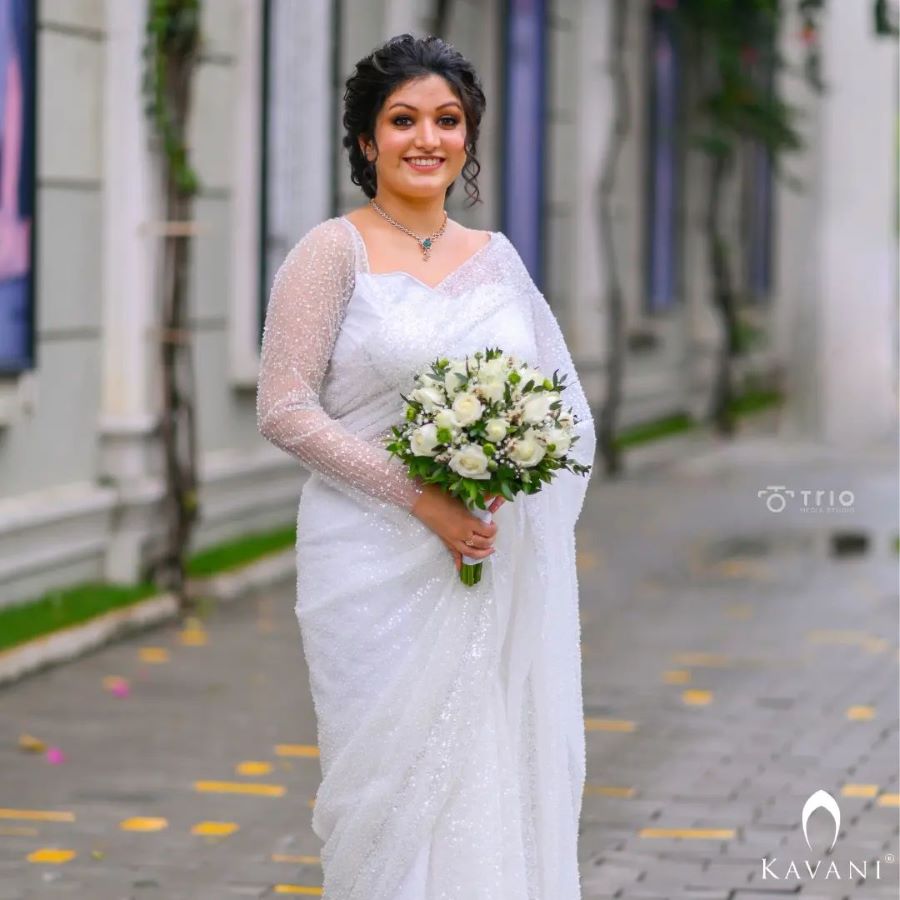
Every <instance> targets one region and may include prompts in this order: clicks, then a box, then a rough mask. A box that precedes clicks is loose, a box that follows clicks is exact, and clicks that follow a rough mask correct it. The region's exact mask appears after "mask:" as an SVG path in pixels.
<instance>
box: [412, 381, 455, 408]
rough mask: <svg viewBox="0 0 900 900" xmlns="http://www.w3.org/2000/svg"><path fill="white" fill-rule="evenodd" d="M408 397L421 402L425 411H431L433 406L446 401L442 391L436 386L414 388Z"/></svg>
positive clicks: (440, 404)
mask: <svg viewBox="0 0 900 900" xmlns="http://www.w3.org/2000/svg"><path fill="white" fill-rule="evenodd" d="M409 397H410V399H411V400H415V401H417V402H418V403H421V404H422V406H423V407H424V408H425V412H432V411H433V410H434V408H435V407H437V406H443V405H444V403H445V402H446V401H445V400H444V394H443V392H442V391H441V389H440V388H437V387H420V388H416V389H415V390H414V391H413V392H412V393H411V394H410V395H409Z"/></svg>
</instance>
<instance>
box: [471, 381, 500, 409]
mask: <svg viewBox="0 0 900 900" xmlns="http://www.w3.org/2000/svg"><path fill="white" fill-rule="evenodd" d="M478 380H479V382H480V383H479V385H478V387H476V388H475V392H476V393H477V394H478V396H479V397H481V398H482V399H484V400H487V401H489V402H490V403H499V402H500V401H501V400H502V399H503V379H501V378H494V377H491V378H488V379H482V378H481V377H479V379H478Z"/></svg>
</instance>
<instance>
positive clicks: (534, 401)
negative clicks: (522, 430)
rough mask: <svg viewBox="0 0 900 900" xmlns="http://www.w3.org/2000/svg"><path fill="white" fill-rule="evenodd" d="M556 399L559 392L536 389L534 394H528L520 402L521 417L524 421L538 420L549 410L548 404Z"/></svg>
mask: <svg viewBox="0 0 900 900" xmlns="http://www.w3.org/2000/svg"><path fill="white" fill-rule="evenodd" d="M557 400H559V394H558V393H557V392H556V391H538V392H537V393H536V394H529V395H528V397H527V399H526V400H525V402H524V403H523V404H522V418H523V419H524V420H525V421H526V422H532V423H534V422H540V421H541V420H542V419H543V418H544V417H545V416H546V415H547V413H548V412H550V404H551V403H555V402H556V401H557Z"/></svg>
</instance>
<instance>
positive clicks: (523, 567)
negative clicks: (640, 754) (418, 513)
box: [257, 217, 595, 900]
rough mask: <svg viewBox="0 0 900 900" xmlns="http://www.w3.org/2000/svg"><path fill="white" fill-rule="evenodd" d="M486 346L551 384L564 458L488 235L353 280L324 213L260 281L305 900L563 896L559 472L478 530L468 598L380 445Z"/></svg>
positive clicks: (553, 346) (568, 502)
mask: <svg viewBox="0 0 900 900" xmlns="http://www.w3.org/2000/svg"><path fill="white" fill-rule="evenodd" d="M485 346H500V347H502V348H503V350H505V351H507V352H510V353H513V354H515V355H517V356H519V357H521V358H522V359H524V360H527V361H528V362H529V363H530V364H532V365H534V366H537V367H539V368H541V369H543V370H544V371H545V372H547V373H548V374H550V373H552V372H553V371H554V370H555V369H558V370H559V371H560V372H561V373H562V372H565V373H567V374H568V383H569V387H568V389H567V390H565V391H564V392H563V401H564V405H565V406H571V407H572V408H573V409H574V412H575V415H576V417H578V418H579V419H580V420H581V421H580V424H579V426H578V433H579V435H580V439H579V440H578V441H577V442H576V444H575V445H574V455H575V457H577V459H578V461H579V462H582V463H584V464H591V463H592V462H593V456H594V447H595V438H594V427H593V420H592V418H591V414H590V410H589V408H588V405H587V401H586V399H585V395H584V391H583V390H582V386H581V383H580V381H579V379H578V375H577V373H576V372H575V369H574V367H573V365H572V359H571V356H570V354H569V352H568V350H567V348H566V344H565V341H564V339H563V336H562V333H561V331H560V329H559V325H558V324H557V321H556V318H555V317H554V315H553V313H552V312H551V310H550V308H549V306H548V305H547V302H546V300H545V299H544V297H543V296H542V295H541V293H540V292H539V291H538V289H537V288H536V287H535V285H534V283H533V282H532V280H531V278H530V276H529V274H528V272H527V270H526V268H525V266H524V264H523V263H522V261H521V259H520V257H519V255H518V253H517V252H516V250H515V248H514V247H513V246H512V244H511V243H510V242H509V240H508V239H507V238H506V237H505V235H503V234H502V233H501V232H492V233H491V237H490V240H489V241H488V243H487V244H486V245H484V246H483V247H482V248H481V249H480V250H478V251H477V252H476V253H475V254H474V255H473V256H471V257H469V258H468V259H467V260H466V261H465V262H464V263H463V264H462V265H461V266H459V267H458V268H457V269H455V270H454V271H453V272H451V273H450V274H449V275H448V276H447V277H446V278H445V279H444V280H443V281H442V282H441V283H440V284H438V285H436V286H434V287H431V286H429V285H426V284H424V283H423V282H421V281H419V280H418V279H417V278H415V277H414V276H412V275H410V274H408V273H405V272H388V273H371V272H369V271H368V261H367V258H366V253H365V244H364V243H363V240H362V236H361V235H360V233H359V232H358V231H357V230H356V228H355V226H353V225H352V224H351V222H350V221H349V220H348V219H346V218H344V217H337V218H333V219H328V220H327V221H325V222H322V223H321V224H320V225H318V226H316V227H315V228H313V229H311V230H310V231H309V232H308V233H307V234H306V235H305V236H304V237H303V238H302V239H301V240H300V241H299V243H298V244H297V245H296V246H295V247H294V248H293V250H291V252H290V253H289V254H288V256H287V257H286V259H285V261H284V262H283V264H282V266H281V268H280V269H279V271H278V274H277V275H276V278H275V282H274V284H273V288H272V293H271V297H270V299H269V306H268V310H267V313H266V323H265V329H264V335H263V346H262V359H261V369H260V376H259V386H258V393H257V413H258V426H259V430H260V432H261V433H262V434H263V435H264V436H265V437H266V438H267V439H268V440H270V441H271V442H272V443H274V444H276V445H277V446H279V447H281V448H282V449H283V450H285V451H287V452H288V453H291V454H293V455H294V456H295V457H297V458H298V459H299V460H300V461H301V462H302V463H304V464H305V465H306V466H307V468H309V469H310V471H311V475H310V477H309V478H308V480H307V481H306V482H305V484H304V486H303V490H302V494H301V499H300V504H299V509H298V515H297V576H298V577H297V602H296V607H295V609H296V614H297V618H298V621H299V625H300V632H301V637H302V643H303V649H304V653H305V656H306V661H307V665H308V668H309V673H310V685H311V690H312V696H313V700H314V704H315V710H316V718H317V725H318V742H319V750H320V763H321V769H322V782H321V785H320V787H319V790H318V793H317V795H316V800H315V806H314V810H313V817H312V827H313V830H314V831H315V833H316V835H318V837H319V838H320V839H321V840H322V841H323V846H322V852H321V859H322V868H323V876H324V897H325V900H451V898H452V900H457V898H458V900H578V898H580V897H581V890H580V882H579V874H578V862H577V842H578V822H579V815H580V811H581V796H582V790H583V786H584V777H585V745H584V720H583V714H582V691H581V652H580V625H579V617H578V583H577V579H576V572H575V538H574V528H575V522H576V520H577V518H578V515H579V513H580V511H581V507H582V503H583V500H584V496H585V492H586V489H587V485H588V478H587V477H582V476H577V475H573V474H571V473H569V472H562V473H561V474H560V475H559V476H558V477H557V478H556V479H555V480H554V481H553V482H552V483H551V484H549V485H545V486H544V487H543V489H542V491H541V492H540V493H538V494H535V495H532V496H524V495H518V496H517V498H516V500H515V502H512V503H506V504H504V505H503V506H502V507H501V508H500V509H499V510H498V512H497V513H496V515H495V521H496V522H497V525H498V530H497V538H496V541H495V545H494V546H495V547H496V550H497V552H496V553H495V554H493V556H491V557H490V558H489V559H487V560H485V562H484V573H483V577H482V580H481V582H480V583H479V584H478V585H475V586H474V587H466V586H465V585H463V584H462V583H461V582H460V580H459V575H458V573H457V571H456V569H455V567H454V564H453V559H452V557H451V555H450V553H449V551H448V550H447V548H446V547H445V546H444V544H443V542H442V541H441V540H440V538H439V537H438V536H437V535H436V534H435V533H434V532H432V531H431V530H430V529H428V528H427V527H426V526H425V525H424V524H423V523H421V522H420V521H419V520H418V519H417V518H416V517H415V516H413V515H412V514H411V513H410V511H409V510H410V509H411V507H412V505H413V504H414V502H415V500H416V498H417V497H418V495H419V493H420V491H421V487H420V486H419V484H418V483H417V482H415V481H412V480H411V479H409V478H408V477H407V476H406V474H405V471H404V470H403V469H402V467H401V465H400V463H399V461H398V460H397V459H396V458H394V459H390V458H389V456H388V453H387V451H386V450H385V449H384V448H383V444H382V442H381V437H382V436H383V435H385V434H387V433H388V432H389V430H390V427H391V425H394V424H396V423H397V422H399V421H400V418H401V417H402V410H403V406H404V404H403V401H402V399H401V396H400V394H401V392H402V393H404V394H406V393H407V392H408V391H409V390H411V388H412V379H413V376H414V374H415V373H416V372H417V371H419V370H420V369H421V368H422V367H423V366H425V365H427V364H428V363H430V362H431V361H432V360H434V359H435V358H436V357H438V356H464V355H465V354H466V353H473V352H474V351H475V350H477V349H483V348H484V347H485Z"/></svg>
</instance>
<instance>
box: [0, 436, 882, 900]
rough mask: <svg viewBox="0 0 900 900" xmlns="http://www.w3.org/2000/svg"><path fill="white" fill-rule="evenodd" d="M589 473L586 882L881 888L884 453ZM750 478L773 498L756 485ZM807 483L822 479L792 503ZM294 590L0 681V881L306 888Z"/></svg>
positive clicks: (712, 453)
mask: <svg viewBox="0 0 900 900" xmlns="http://www.w3.org/2000/svg"><path fill="white" fill-rule="evenodd" d="M595 484H596V488H595V489H594V490H593V491H592V494H591V496H590V498H589V501H588V505H587V507H586V509H585V514H584V516H583V518H582V521H581V524H580V526H579V542H578V548H579V569H580V576H581V584H582V609H583V615H582V621H583V650H584V686H585V698H584V699H585V707H586V709H585V715H586V726H587V742H588V785H587V789H586V793H585V798H584V811H583V818H582V839H581V855H582V873H583V885H584V896H585V900H594V898H605V897H623V898H644V900H650V898H664V900H677V898H687V897H702V898H707V900H716V898H722V900H726V898H727V900H732V898H733V900H742V898H763V897H767V896H768V897H780V896H783V895H786V894H791V895H799V896H801V897H803V898H806V900H814V898H825V897H827V898H842V897H854V898H855V897H861V898H865V897H873V898H877V897H897V895H898V881H897V862H896V855H897V853H898V805H897V802H898V790H900V788H898V769H900V762H898V683H897V682H898V666H897V663H898V658H900V657H898V647H897V638H898V597H897V556H896V555H895V552H894V546H893V539H894V534H895V533H896V527H897V522H896V520H897V483H896V465H895V461H894V459H893V457H892V456H891V454H889V453H883V454H881V455H880V456H878V455H875V456H872V457H870V458H867V459H865V460H864V461H863V460H858V461H857V462H855V463H853V464H848V463H847V462H846V461H843V460H841V459H840V458H838V457H830V456H828V455H825V454H821V453H816V452H811V451H809V450H808V449H806V448H792V447H788V446H786V445H781V444H771V443H767V442H766V441H764V440H761V441H752V440H751V441H742V442H740V443H739V444H736V445H734V446H733V447H730V448H728V449H726V450H707V451H702V452H699V453H695V454H693V455H692V456H690V458H688V459H686V460H684V461H683V462H680V463H677V464H674V465H672V464H669V465H657V466H652V465H647V466H644V467H643V468H642V469H641V470H640V471H638V472H635V473H633V474H631V475H629V476H627V477H626V478H624V479H623V480H622V481H620V482H618V483H616V484H601V483H599V478H598V479H597V482H595ZM770 486H776V487H780V488H781V490H779V491H777V495H778V496H780V497H782V498H784V500H785V509H784V510H783V511H781V512H773V511H771V510H770V509H769V508H767V506H766V499H767V498H772V497H773V496H775V494H773V492H771V491H770V493H769V494H768V495H767V497H766V498H760V497H758V496H757V491H759V490H765V489H766V488H767V487H770ZM790 490H793V491H794V492H795V494H794V496H793V497H790V496H789V495H788V494H787V492H788V491H790ZM804 490H811V491H816V490H822V491H825V492H828V491H834V492H835V497H834V498H830V497H829V496H828V495H827V493H826V495H825V496H824V497H822V498H820V499H822V500H823V502H824V504H825V505H823V506H819V507H813V506H812V505H811V502H810V503H808V504H807V506H806V507H804V505H803V496H802V494H801V493H800V492H801V491H804ZM843 490H849V491H852V492H853V498H852V508H849V509H844V508H843V507H841V506H840V504H841V503H842V502H846V501H847V500H848V495H843V497H842V498H838V497H837V494H838V493H839V492H840V491H843ZM807 499H808V500H809V501H812V500H814V499H815V495H808V497H807ZM829 503H831V504H832V505H834V506H835V507H838V508H839V509H840V511H839V510H838V509H835V510H833V511H831V510H829V509H828V508H827V506H828V504H829ZM770 505H772V506H773V507H775V506H777V505H778V504H777V502H775V503H771V502H770ZM292 594H293V590H292V586H290V585H286V586H285V587H284V588H283V589H280V590H278V591H272V592H266V593H265V594H261V595H259V596H257V597H253V598H248V599H247V600H246V601H242V602H239V603H236V604H232V605H229V606H226V607H223V608H221V609H219V610H217V611H216V612H215V613H214V614H213V615H211V616H210V617H209V618H208V619H206V620H205V622H203V623H202V624H198V625H194V626H189V627H187V628H184V629H181V628H177V627H175V626H167V627H162V628H158V629H156V630H154V631H150V632H145V633H143V634H142V635H140V636H137V637H134V638H132V639H129V640H125V641H122V642H119V643H117V644H115V645H113V646H110V647H107V648H105V649H102V650H100V651H98V652H96V653H93V654H91V655H90V656H87V657H85V658H83V659H81V660H78V661H76V662H74V663H71V664H69V665H67V666H63V667H60V668H56V669H53V670H49V671H47V672H45V673H42V674H39V675H36V676H32V677H30V678H28V679H25V680H24V681H22V682H20V683H19V684H17V685H14V686H12V687H9V688H6V689H3V690H0V734H2V739H0V900H20V898H28V900H45V898H46V900H52V898H57V897H60V898H63V897H70V898H78V900H124V898H136V900H144V898H148V900H180V898H185V900H227V898H229V897H241V896H243V897H274V896H280V895H282V894H284V895H289V894H292V895H307V896H316V895H320V893H321V889H320V888H319V887H318V885H321V869H320V867H319V862H318V852H319V842H318V840H317V839H316V837H315V835H314V834H313V833H312V831H311V829H310V826H309V822H310V803H311V800H312V798H313V796H314V794H315V790H316V786H317V784H318V779H319V766H318V760H317V758H316V756H315V747H314V743H315V738H316V732H315V723H314V719H313V712H312V703H311V700H310V699H309V692H308V687H307V682H306V672H305V669H304V665H303V659H302V652H301V648H300V643H299V635H298V631H297V629H296V620H295V619H294V617H293V610H292ZM30 738H34V739H37V740H40V741H43V742H45V744H46V745H47V747H48V748H50V749H51V753H50V758H49V759H48V755H47V753H46V752H42V751H40V750H34V751H29V750H27V749H26V748H25V747H23V746H21V744H23V743H24V744H25V745H27V744H28V741H29V739H30ZM60 753H61V754H62V759H61V760H59V756H58V754H60ZM54 754H56V755H54ZM51 759H57V760H59V761H57V762H55V763H54V762H51ZM819 790H822V791H827V792H828V793H829V794H830V795H831V797H833V798H834V800H835V801H836V803H837V808H836V809H834V808H832V812H833V813H836V814H837V815H839V818H840V833H839V835H838V837H837V840H836V842H835V843H834V846H833V848H831V849H830V852H829V847H830V845H831V842H832V838H833V835H834V824H833V820H832V816H831V814H830V813H829V812H828V811H827V808H826V809H817V810H816V812H815V813H814V814H813V815H812V816H811V817H810V819H809V822H808V830H807V835H808V838H809V846H808V845H807V843H806V840H805V838H804V834H803V829H802V826H801V814H802V810H803V806H804V803H805V802H806V801H807V799H808V798H809V797H811V796H812V795H813V794H814V793H815V792H817V791H819ZM819 796H820V797H824V795H819ZM825 799H826V802H827V798H825ZM764 859H765V860H766V861H767V864H766V865H765V866H764V864H763V860H764ZM820 859H821V864H820V866H819V868H818V869H816V868H815V866H816V862H817V861H818V860H820ZM807 861H808V862H809V865H810V866H811V867H812V871H813V872H814V873H815V877H812V876H811V875H810V874H809V872H808V871H807V869H806V862H807ZM792 863H793V864H794V868H792ZM876 864H877V869H876ZM863 870H865V873H866V876H867V877H865V878H863V877H862V875H861V872H862V871H863ZM826 874H827V875H828V876H829V877H828V878H827V879H826V878H825V876H826ZM876 874H877V875H880V878H878V877H876ZM498 900H500V898H498ZM553 900H556V898H553ZM559 900H565V898H559Z"/></svg>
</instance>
